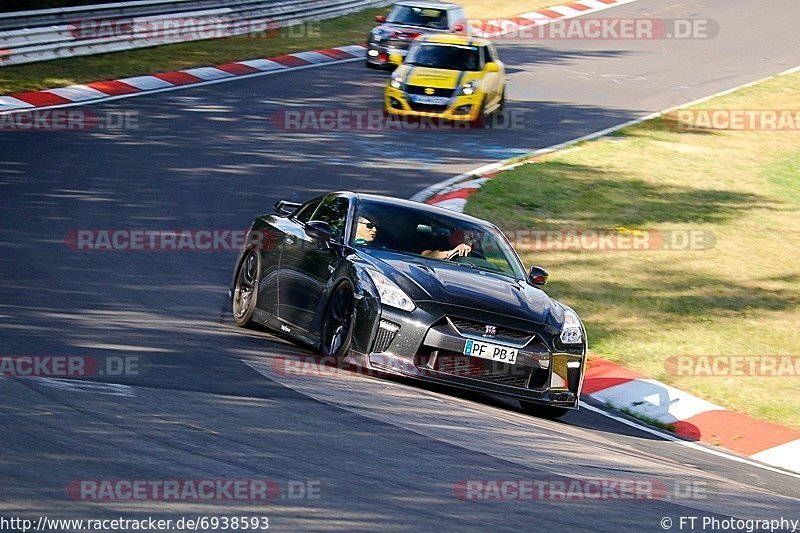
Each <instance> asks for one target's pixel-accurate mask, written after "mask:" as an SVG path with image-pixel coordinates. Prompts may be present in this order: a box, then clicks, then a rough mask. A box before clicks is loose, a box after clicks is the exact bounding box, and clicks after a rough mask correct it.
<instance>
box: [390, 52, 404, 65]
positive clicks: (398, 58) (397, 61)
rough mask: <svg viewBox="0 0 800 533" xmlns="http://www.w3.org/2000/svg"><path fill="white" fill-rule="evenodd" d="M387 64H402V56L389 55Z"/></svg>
mask: <svg viewBox="0 0 800 533" xmlns="http://www.w3.org/2000/svg"><path fill="white" fill-rule="evenodd" d="M389 63H392V64H394V65H402V64H403V56H401V55H400V54H389Z"/></svg>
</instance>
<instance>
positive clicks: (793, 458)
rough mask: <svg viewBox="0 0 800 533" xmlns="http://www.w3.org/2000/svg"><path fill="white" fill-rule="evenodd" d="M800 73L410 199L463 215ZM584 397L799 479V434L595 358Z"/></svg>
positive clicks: (478, 172) (488, 169) (500, 165)
mask: <svg viewBox="0 0 800 533" xmlns="http://www.w3.org/2000/svg"><path fill="white" fill-rule="evenodd" d="M798 71H800V67H795V68H792V69H789V70H786V71H784V72H781V73H779V74H776V75H775V76H768V77H766V78H762V79H760V80H756V81H753V82H750V83H746V84H744V85H740V86H738V87H734V88H732V89H727V90H725V91H721V92H719V93H716V94H713V95H710V96H707V97H705V98H701V99H699V100H694V101H692V102H688V103H686V104H682V105H680V106H676V107H673V108H670V109H667V110H664V111H661V112H658V113H652V114H650V115H647V116H644V117H641V118H638V119H634V120H631V121H629V122H626V123H624V124H619V125H617V126H614V127H611V128H607V129H605V130H602V131H598V132H595V133H591V134H589V135H585V136H583V137H579V138H577V139H572V140H570V141H567V142H564V143H561V144H557V145H554V146H550V147H548V148H542V149H540V150H536V151H532V152H531V153H530V154H528V155H525V156H521V157H517V158H514V159H510V160H506V161H499V162H497V163H492V164H490V165H486V166H483V167H480V168H477V169H475V170H473V171H471V172H466V173H464V174H460V175H458V176H454V177H452V178H450V179H447V180H444V181H442V182H440V183H437V184H434V185H431V186H430V187H428V188H426V189H424V190H422V191H420V192H418V193H417V194H415V195H414V196H412V197H411V199H412V200H415V201H418V202H425V203H427V204H431V205H437V206H439V207H444V208H447V209H450V210H453V211H458V212H463V211H464V206H465V205H466V203H467V200H468V199H469V197H470V196H472V195H473V194H474V193H475V192H477V191H478V189H480V188H481V187H482V186H483V185H484V184H485V183H486V182H487V181H489V180H490V179H492V178H493V177H495V175H497V174H498V173H499V172H501V171H503V170H508V169H511V168H514V167H516V166H519V165H523V164H526V163H528V162H531V161H532V160H531V159H530V158H534V157H536V156H540V155H544V154H549V153H552V152H556V151H559V150H563V149H564V148H567V147H570V146H573V145H575V144H577V143H580V142H583V141H587V140H593V139H598V138H600V137H604V136H606V135H608V134H610V133H612V132H614V131H617V130H620V129H622V128H626V127H628V126H632V125H635V124H639V123H641V122H644V121H646V120H650V119H653V118H658V117H659V116H662V115H664V114H666V113H669V112H671V111H674V110H676V109H681V108H685V107H690V106H693V105H696V104H699V103H702V102H705V101H707V100H710V99H712V98H716V97H719V96H723V95H725V94H730V93H732V92H735V91H738V90H739V89H743V88H745V87H751V86H753V85H756V84H758V83H762V82H764V81H767V80H770V79H773V78H776V77H779V76H785V75H789V74H794V73H796V72H798ZM583 393H584V395H586V396H588V397H589V398H592V399H595V400H597V401H599V402H601V403H603V404H605V405H608V406H609V407H612V408H613V409H616V410H623V411H626V412H629V413H634V414H637V415H641V416H645V417H648V418H650V419H654V420H657V421H659V422H661V423H663V424H672V425H673V426H674V428H675V433H676V434H678V435H680V436H681V437H685V438H687V439H689V440H691V441H700V442H703V443H707V444H711V445H714V446H720V447H723V448H726V449H728V450H731V451H734V452H737V453H739V454H742V455H745V456H749V457H750V458H751V459H754V460H756V461H759V462H761V463H766V464H768V465H772V466H777V467H779V468H783V469H785V470H789V471H792V472H797V473H800V431H797V430H794V429H790V428H787V427H784V426H781V425H778V424H773V423H770V422H764V421H762V420H757V419H755V418H752V417H749V416H746V415H742V414H739V413H735V412H733V411H729V410H727V409H725V408H724V407H721V406H719V405H716V404H714V403H711V402H708V401H706V400H703V399H701V398H698V397H696V396H693V395H691V394H689V393H687V392H684V391H681V390H679V389H676V388H674V387H671V386H669V385H666V384H664V383H661V382H659V381H656V380H653V379H648V378H646V377H645V376H643V375H641V374H638V373H636V372H633V371H631V370H628V369H626V368H624V367H621V366H619V365H616V364H614V363H612V362H610V361H606V360H604V359H600V358H597V357H591V358H590V360H589V367H588V369H587V372H586V378H585V379H584V386H583ZM612 418H613V417H612Z"/></svg>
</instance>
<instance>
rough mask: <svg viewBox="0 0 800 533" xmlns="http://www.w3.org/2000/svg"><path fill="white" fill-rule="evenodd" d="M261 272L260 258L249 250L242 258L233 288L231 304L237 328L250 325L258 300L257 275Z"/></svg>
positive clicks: (253, 251) (256, 253)
mask: <svg viewBox="0 0 800 533" xmlns="http://www.w3.org/2000/svg"><path fill="white" fill-rule="evenodd" d="M260 271H261V258H260V257H259V255H258V252H256V251H255V250H250V251H249V252H247V253H246V254H245V256H244V257H243V258H242V262H241V263H240V264H239V271H238V272H237V273H236V282H235V284H234V286H233V298H232V302H231V306H232V311H233V321H234V322H235V323H236V325H237V326H240V327H246V326H249V325H250V324H251V323H252V320H251V319H252V317H253V311H255V309H256V301H257V300H258V273H259V272H260Z"/></svg>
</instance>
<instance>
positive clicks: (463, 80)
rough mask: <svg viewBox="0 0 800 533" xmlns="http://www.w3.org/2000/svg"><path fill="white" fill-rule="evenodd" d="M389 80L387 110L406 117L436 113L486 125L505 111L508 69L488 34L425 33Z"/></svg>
mask: <svg viewBox="0 0 800 533" xmlns="http://www.w3.org/2000/svg"><path fill="white" fill-rule="evenodd" d="M390 60H391V61H392V62H394V63H396V64H398V65H399V66H398V67H397V70H395V71H394V72H393V73H392V78H391V79H390V80H389V82H388V83H387V84H386V92H385V97H384V109H385V111H386V113H388V114H391V115H400V116H434V117H438V118H440V119H445V120H453V121H470V122H473V123H477V124H483V123H484V120H485V117H486V116H487V115H489V114H491V113H494V112H496V111H498V110H502V109H503V106H504V105H505V98H506V69H505V65H503V63H502V62H501V61H500V58H499V57H498V56H497V50H496V49H495V47H494V45H493V44H492V43H491V42H490V41H488V40H487V39H481V38H477V37H467V36H463V35H422V36H420V37H417V38H416V39H415V40H414V42H413V43H412V44H411V46H410V47H409V49H408V54H407V55H406V57H405V61H403V60H402V58H401V57H400V56H399V55H392V56H390Z"/></svg>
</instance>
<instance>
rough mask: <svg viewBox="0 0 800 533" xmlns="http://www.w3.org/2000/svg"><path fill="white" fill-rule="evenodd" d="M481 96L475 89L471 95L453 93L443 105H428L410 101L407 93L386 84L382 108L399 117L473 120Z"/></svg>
mask: <svg viewBox="0 0 800 533" xmlns="http://www.w3.org/2000/svg"><path fill="white" fill-rule="evenodd" d="M483 97H484V95H483V93H482V92H481V91H476V92H475V93H473V94H471V95H463V94H461V95H454V96H452V97H450V98H449V100H448V101H447V103H446V104H445V105H438V106H428V105H422V104H415V103H413V102H411V100H410V95H409V94H407V93H405V92H404V91H402V90H400V89H396V88H394V87H392V86H391V85H389V84H387V85H386V91H385V94H384V101H383V108H384V110H385V112H386V113H388V114H390V115H395V116H401V117H436V118H439V119H444V120H451V121H454V122H458V121H462V122H463V121H468V122H473V121H475V120H477V119H478V117H479V116H480V112H481V106H482V105H483ZM467 107H468V111H467V110H466V108H467ZM459 110H460V111H459ZM465 111H466V112H465Z"/></svg>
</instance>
